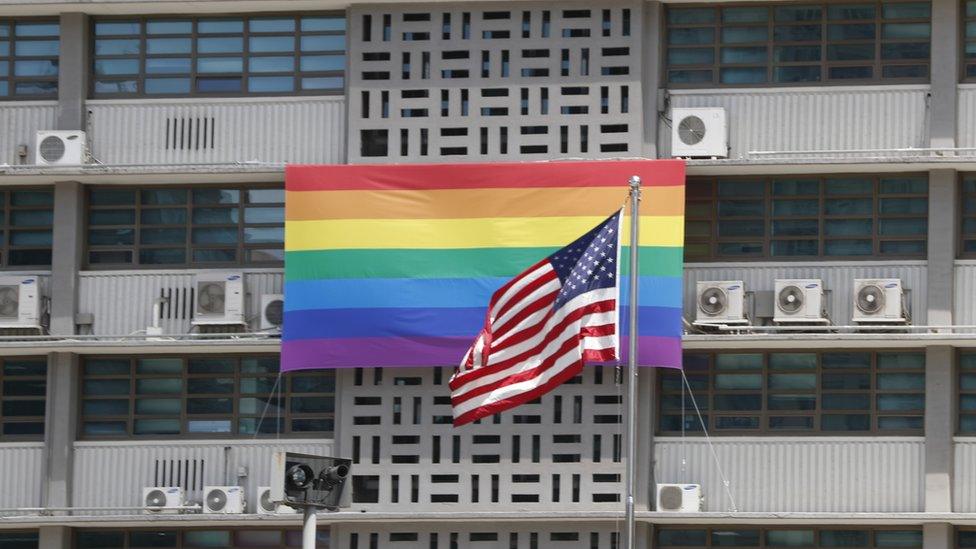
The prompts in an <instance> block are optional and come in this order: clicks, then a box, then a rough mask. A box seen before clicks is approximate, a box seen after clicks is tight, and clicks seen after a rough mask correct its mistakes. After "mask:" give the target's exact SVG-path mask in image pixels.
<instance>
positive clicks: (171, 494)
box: [142, 486, 186, 515]
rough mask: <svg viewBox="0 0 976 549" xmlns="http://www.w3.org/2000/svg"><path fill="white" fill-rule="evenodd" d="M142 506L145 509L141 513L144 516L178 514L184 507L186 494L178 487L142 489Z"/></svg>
mask: <svg viewBox="0 0 976 549" xmlns="http://www.w3.org/2000/svg"><path fill="white" fill-rule="evenodd" d="M142 505H143V507H147V509H143V511H142V512H143V514H146V515H156V514H175V513H179V512H181V511H182V509H180V507H183V506H185V505H186V493H184V492H183V489H182V488H180V487H178V486H169V487H160V486H153V487H151V488H143V489H142ZM149 507H153V509H148V508H149Z"/></svg>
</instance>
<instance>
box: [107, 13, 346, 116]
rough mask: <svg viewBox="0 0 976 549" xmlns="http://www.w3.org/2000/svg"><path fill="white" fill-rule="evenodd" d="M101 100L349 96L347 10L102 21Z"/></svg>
mask: <svg viewBox="0 0 976 549" xmlns="http://www.w3.org/2000/svg"><path fill="white" fill-rule="evenodd" d="M94 34H95V40H94V42H95V43H94V55H93V58H94V67H93V71H94V76H93V83H92V86H93V92H94V96H95V97H132V96H149V97H155V96H187V95H210V96H233V95H297V94H306V95H307V94H314V95H323V94H335V95H339V94H342V93H343V87H344V71H345V65H346V53H345V51H346V19H345V16H344V15H343V14H341V13H340V14H335V13H328V14H327V13H322V14H303V15H288V16H282V15H278V16H254V17H206V18H204V17H200V18H182V19H170V18H167V19H157V18H145V19H107V18H106V19H97V20H96V21H95V22H94Z"/></svg>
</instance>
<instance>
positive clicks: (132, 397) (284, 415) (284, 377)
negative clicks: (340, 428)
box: [77, 354, 337, 440]
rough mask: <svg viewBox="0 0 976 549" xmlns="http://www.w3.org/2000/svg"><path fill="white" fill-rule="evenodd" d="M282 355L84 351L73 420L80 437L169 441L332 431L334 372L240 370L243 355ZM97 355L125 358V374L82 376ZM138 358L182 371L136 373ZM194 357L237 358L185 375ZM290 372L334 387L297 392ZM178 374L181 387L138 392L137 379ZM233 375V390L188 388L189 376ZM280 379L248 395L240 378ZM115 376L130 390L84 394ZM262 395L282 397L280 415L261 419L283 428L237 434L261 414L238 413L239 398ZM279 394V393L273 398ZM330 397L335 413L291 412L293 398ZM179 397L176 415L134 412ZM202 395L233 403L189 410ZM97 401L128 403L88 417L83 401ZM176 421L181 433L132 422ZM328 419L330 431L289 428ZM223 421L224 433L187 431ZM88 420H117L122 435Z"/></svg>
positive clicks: (321, 435)
mask: <svg viewBox="0 0 976 549" xmlns="http://www.w3.org/2000/svg"><path fill="white" fill-rule="evenodd" d="M272 357H277V358H279V360H280V357H278V355H275V354H189V355H182V354H179V355H177V354H172V355H132V356H130V355H87V356H84V357H83V358H82V360H81V363H80V364H79V368H80V371H79V377H80V382H79V383H78V414H77V415H78V418H77V429H78V438H79V440H171V439H243V438H270V437H286V438H330V437H333V436H334V435H335V429H336V427H335V420H336V412H335V399H336V395H337V392H336V389H335V372H334V370H314V371H304V372H287V373H286V372H280V371H279V372H278V373H277V374H270V373H267V374H261V373H255V374H246V373H244V372H242V371H241V361H242V359H245V358H272ZM100 359H106V360H127V361H128V363H129V371H128V373H127V374H92V375H89V374H86V373H85V366H86V364H87V362H88V361H97V360H100ZM141 359H177V360H180V361H181V363H182V367H181V371H180V373H179V374H176V373H156V374H154V373H138V372H137V365H138V362H139V361H140V360H141ZM192 359H233V360H234V361H235V364H234V371H233V372H213V373H193V374H191V373H189V371H188V367H187V366H188V363H189V361H190V360H192ZM294 375H300V376H314V377H322V378H328V377H332V379H333V391H332V392H331V393H316V392H312V393H299V392H294V391H292V383H293V379H294V377H293V376H294ZM173 378H179V379H180V381H181V389H180V392H179V393H169V394H162V393H146V394H143V395H140V394H139V392H138V389H137V382H138V381H139V380H144V379H173ZM226 378H233V380H234V389H233V391H232V392H226V393H191V392H189V383H188V382H189V381H190V380H193V379H226ZM248 378H253V379H275V378H277V379H278V387H277V388H276V389H274V390H273V392H269V393H251V392H243V391H242V389H241V380H242V379H248ZM113 379H116V380H117V379H126V380H128V381H129V392H128V394H126V395H122V394H118V395H111V394H108V395H93V396H86V395H85V382H86V381H88V380H113ZM262 395H268V398H269V400H270V399H272V398H278V399H280V405H279V410H281V414H280V415H278V416H273V415H270V414H268V415H267V416H266V417H265V421H266V422H267V421H270V420H273V421H274V423H275V424H277V425H280V428H281V432H275V431H272V432H264V431H261V430H257V433H245V432H241V429H240V423H241V421H242V420H245V419H249V418H253V419H257V418H260V417H261V415H262V414H254V413H246V414H245V413H242V412H241V411H240V402H241V399H242V398H260V397H261V396H262ZM275 395H278V396H275ZM323 396H324V397H328V396H331V397H332V399H333V411H332V413H328V412H304V413H303V412H293V411H292V405H291V404H292V399H293V398H296V397H323ZM141 398H142V399H178V400H179V401H180V412H179V415H178V416H176V415H175V414H137V413H136V403H137V402H138V401H139V400H140V399H141ZM194 398H202V399H215V398H221V399H230V400H231V404H232V410H231V411H230V412H229V413H221V414H216V413H215V414H202V413H194V414H191V413H188V412H187V403H188V402H189V400H190V399H194ZM98 400H126V401H127V403H128V412H127V413H126V414H125V415H122V414H107V415H94V416H93V415H89V414H86V413H85V409H84V406H85V402H86V401H98ZM177 418H178V419H179V423H180V432H179V433H176V434H151V433H150V434H137V433H136V432H135V421H136V420H139V419H165V420H172V419H177ZM330 418H331V419H332V421H333V429H332V431H293V430H292V420H297V419H330ZM195 419H200V420H223V419H228V420H230V422H231V430H230V432H228V433H220V432H190V431H189V422H190V421H191V420H195ZM86 421H93V422H120V421H124V422H125V425H126V429H125V433H124V434H121V435H97V434H96V435H91V434H87V433H86V432H85V423H86Z"/></svg>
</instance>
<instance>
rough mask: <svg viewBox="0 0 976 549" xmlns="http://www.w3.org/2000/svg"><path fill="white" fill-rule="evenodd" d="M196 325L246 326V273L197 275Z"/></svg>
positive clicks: (194, 321)
mask: <svg viewBox="0 0 976 549" xmlns="http://www.w3.org/2000/svg"><path fill="white" fill-rule="evenodd" d="M192 324H193V325H195V326H200V325H218V324H244V274H243V273H239V272H205V273H199V274H197V276H196V307H195V309H194V312H193V321H192Z"/></svg>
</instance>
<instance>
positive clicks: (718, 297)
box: [698, 287, 729, 315]
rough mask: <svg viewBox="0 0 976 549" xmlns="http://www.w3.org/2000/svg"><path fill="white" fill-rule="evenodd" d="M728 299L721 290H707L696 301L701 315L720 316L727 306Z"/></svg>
mask: <svg viewBox="0 0 976 549" xmlns="http://www.w3.org/2000/svg"><path fill="white" fill-rule="evenodd" d="M728 302H729V298H728V296H727V295H726V294H725V291H724V290H722V289H721V288H714V287H713V288H708V289H707V290H705V291H703V292H702V293H701V297H700V298H699V299H698V307H699V308H700V309H701V310H702V312H703V313H705V314H709V315H717V314H721V313H722V312H724V311H725V308H726V306H727V305H728Z"/></svg>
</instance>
